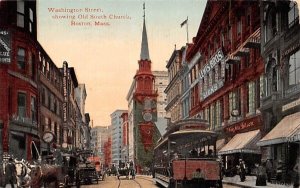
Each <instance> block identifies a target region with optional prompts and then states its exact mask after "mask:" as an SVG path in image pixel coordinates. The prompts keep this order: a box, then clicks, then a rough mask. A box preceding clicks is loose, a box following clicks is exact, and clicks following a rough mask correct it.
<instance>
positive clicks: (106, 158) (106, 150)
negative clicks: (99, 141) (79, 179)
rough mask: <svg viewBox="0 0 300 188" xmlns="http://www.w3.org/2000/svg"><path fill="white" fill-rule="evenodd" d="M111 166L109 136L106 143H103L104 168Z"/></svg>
mask: <svg viewBox="0 0 300 188" xmlns="http://www.w3.org/2000/svg"><path fill="white" fill-rule="evenodd" d="M111 165H112V158H111V136H109V137H108V139H107V141H105V142H104V166H105V167H111Z"/></svg>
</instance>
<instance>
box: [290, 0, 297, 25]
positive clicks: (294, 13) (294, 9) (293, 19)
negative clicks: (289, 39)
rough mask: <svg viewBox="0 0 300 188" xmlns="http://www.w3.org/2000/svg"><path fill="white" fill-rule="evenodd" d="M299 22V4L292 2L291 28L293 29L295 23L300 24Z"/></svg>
mask: <svg viewBox="0 0 300 188" xmlns="http://www.w3.org/2000/svg"><path fill="white" fill-rule="evenodd" d="M298 20H299V10H298V7H297V3H296V2H294V1H291V2H290V10H289V28H290V27H292V26H293V25H294V24H295V23H298Z"/></svg>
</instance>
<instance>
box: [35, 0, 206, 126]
mask: <svg viewBox="0 0 300 188" xmlns="http://www.w3.org/2000/svg"><path fill="white" fill-rule="evenodd" d="M143 2H145V6H146V10H145V11H146V28H147V35H148V44H149V53H150V59H151V61H152V70H160V71H161V70H164V71H167V69H166V61H168V60H169V58H170V56H171V54H172V52H173V50H174V48H175V45H176V48H177V49H179V48H181V46H184V45H185V44H186V42H187V36H186V26H184V27H182V28H181V27H180V24H181V23H182V22H183V21H184V20H186V19H187V17H188V31H189V32H188V33H189V42H191V39H192V37H194V36H195V35H196V34H197V31H198V27H199V25H200V21H201V17H202V14H203V11H204V8H205V5H206V0H145V1H140V0H39V1H38V4H37V6H38V15H37V17H38V41H39V42H40V44H41V45H42V46H43V48H44V49H45V51H46V52H47V53H48V55H49V56H50V57H51V59H52V60H53V61H54V63H55V64H56V65H57V66H58V67H62V63H63V61H67V62H68V64H69V67H74V68H75V72H76V75H77V79H78V81H79V83H84V84H85V85H86V91H87V99H86V108H85V110H86V113H89V114H90V117H91V119H92V120H93V124H94V126H108V125H110V124H111V119H110V114H112V113H113V112H114V111H115V110H117V109H122V110H127V109H128V106H127V104H128V103H127V101H126V96H127V93H128V91H129V88H130V86H131V83H132V81H133V77H134V75H135V73H136V71H137V69H138V60H139V59H140V51H141V40H142V26H143ZM51 8H55V10H57V9H58V11H59V12H56V11H50V10H54V9H51ZM93 16H97V17H98V19H94V18H93ZM72 21H73V22H72ZM95 21H99V22H100V23H101V24H100V25H98V26H96V25H95V24H94V23H95ZM71 23H77V24H81V25H72V24H71Z"/></svg>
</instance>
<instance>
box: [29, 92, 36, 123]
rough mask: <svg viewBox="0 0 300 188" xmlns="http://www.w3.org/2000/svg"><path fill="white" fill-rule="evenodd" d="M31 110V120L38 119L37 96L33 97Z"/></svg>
mask: <svg viewBox="0 0 300 188" xmlns="http://www.w3.org/2000/svg"><path fill="white" fill-rule="evenodd" d="M30 108H31V109H30V110H31V120H32V121H35V122H36V121H37V118H36V100H35V97H31V103H30Z"/></svg>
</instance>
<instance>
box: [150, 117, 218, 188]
mask: <svg viewBox="0 0 300 188" xmlns="http://www.w3.org/2000/svg"><path fill="white" fill-rule="evenodd" d="M207 129H208V124H207V122H206V121H205V120H200V119H185V120H180V121H178V122H177V123H175V124H172V125H171V126H169V128H168V130H167V132H166V134H165V135H164V136H163V137H162V138H161V139H160V140H159V141H158V143H157V145H156V147H155V148H154V160H153V178H154V180H155V182H156V183H157V184H160V185H162V186H164V187H168V188H184V187H199V186H200V187H217V188H218V187H222V175H221V162H220V160H219V158H218V157H217V154H216V141H217V137H218V134H217V133H216V132H214V131H209V130H207ZM199 175H200V177H199ZM200 184H201V185H200ZM198 185H199V186H198Z"/></svg>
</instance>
